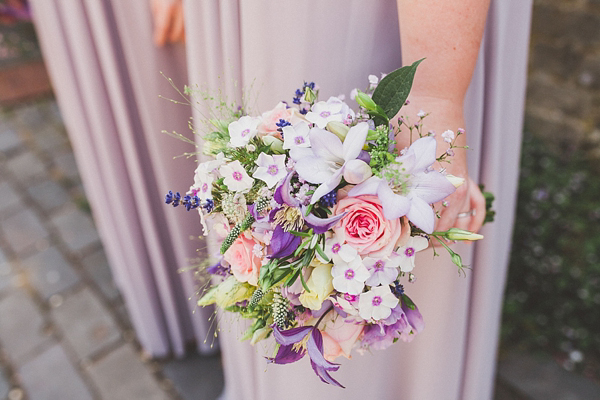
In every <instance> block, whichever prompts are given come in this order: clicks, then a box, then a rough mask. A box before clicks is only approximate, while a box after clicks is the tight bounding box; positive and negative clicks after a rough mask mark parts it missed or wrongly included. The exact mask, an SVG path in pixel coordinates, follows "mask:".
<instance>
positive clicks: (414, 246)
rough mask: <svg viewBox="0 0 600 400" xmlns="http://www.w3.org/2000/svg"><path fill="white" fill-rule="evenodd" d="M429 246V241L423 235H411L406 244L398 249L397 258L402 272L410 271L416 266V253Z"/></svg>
mask: <svg viewBox="0 0 600 400" xmlns="http://www.w3.org/2000/svg"><path fill="white" fill-rule="evenodd" d="M428 246H429V241H428V240H427V239H426V238H424V237H422V236H411V237H410V239H408V242H406V245H404V246H403V247H401V248H399V249H398V250H397V254H398V257H397V258H396V259H397V260H398V261H399V262H398V266H399V267H400V269H401V270H402V272H410V271H412V270H413V268H414V267H415V255H416V254H417V253H418V252H419V251H422V250H425V249H426V248H427V247H428Z"/></svg>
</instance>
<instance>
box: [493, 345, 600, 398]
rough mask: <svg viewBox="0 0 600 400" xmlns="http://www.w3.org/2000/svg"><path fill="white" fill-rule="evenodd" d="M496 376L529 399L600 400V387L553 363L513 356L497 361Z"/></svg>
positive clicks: (523, 356) (528, 357) (531, 357)
mask: <svg viewBox="0 0 600 400" xmlns="http://www.w3.org/2000/svg"><path fill="white" fill-rule="evenodd" d="M498 375H499V376H500V378H501V379H502V380H503V381H504V382H506V383H507V384H508V385H510V386H511V387H513V388H515V389H516V390H517V391H518V392H520V393H523V395H525V396H526V398H528V399H531V400H598V399H600V385H597V384H595V383H593V382H592V381H590V380H588V379H586V378H584V377H583V376H581V375H578V374H575V373H572V372H567V371H565V370H564V369H562V368H561V367H560V366H559V365H558V364H556V363H555V362H554V361H552V360H545V359H538V358H535V357H533V356H530V355H526V354H517V353H512V354H509V355H508V356H506V357H504V358H503V359H502V360H500V363H499V367H498Z"/></svg>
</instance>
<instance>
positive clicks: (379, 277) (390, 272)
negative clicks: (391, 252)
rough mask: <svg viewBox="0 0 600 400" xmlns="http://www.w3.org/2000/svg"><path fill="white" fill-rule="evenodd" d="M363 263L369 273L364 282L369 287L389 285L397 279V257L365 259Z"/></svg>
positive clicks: (398, 260) (398, 261)
mask: <svg viewBox="0 0 600 400" xmlns="http://www.w3.org/2000/svg"><path fill="white" fill-rule="evenodd" d="M363 263H364V264H365V267H367V269H368V270H369V272H370V273H371V276H370V277H369V279H367V281H366V282H365V283H366V284H367V285H369V286H379V285H389V284H390V283H392V282H394V281H395V280H396V278H397V277H398V265H399V264H400V259H399V257H392V258H388V257H383V258H372V257H365V258H364V259H363Z"/></svg>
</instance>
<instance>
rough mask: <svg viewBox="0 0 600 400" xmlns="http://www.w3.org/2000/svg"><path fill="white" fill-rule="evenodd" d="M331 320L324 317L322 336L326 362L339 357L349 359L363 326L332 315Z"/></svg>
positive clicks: (348, 319)
mask: <svg viewBox="0 0 600 400" xmlns="http://www.w3.org/2000/svg"><path fill="white" fill-rule="evenodd" d="M332 316H333V318H331V319H329V318H328V317H325V319H324V320H323V322H324V323H325V329H323V330H321V333H322V334H323V350H324V351H323V352H324V356H325V359H326V360H327V361H334V360H335V359H336V358H338V357H339V356H344V357H346V358H350V352H351V351H352V347H353V346H354V343H356V340H357V339H358V337H359V336H360V335H361V334H362V332H363V328H364V324H363V323H362V321H356V320H354V319H351V318H342V317H341V316H340V315H339V314H337V313H332Z"/></svg>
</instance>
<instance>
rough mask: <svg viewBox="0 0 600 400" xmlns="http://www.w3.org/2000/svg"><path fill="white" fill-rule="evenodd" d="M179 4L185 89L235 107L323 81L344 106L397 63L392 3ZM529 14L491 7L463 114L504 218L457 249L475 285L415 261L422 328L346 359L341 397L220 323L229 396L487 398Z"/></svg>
mask: <svg viewBox="0 0 600 400" xmlns="http://www.w3.org/2000/svg"><path fill="white" fill-rule="evenodd" d="M184 4H185V16H186V32H187V51H188V53H187V57H188V71H189V81H190V83H191V84H197V85H199V86H201V87H203V88H205V89H208V90H217V88H220V89H221V90H222V91H223V93H225V94H226V95H228V96H229V98H230V99H238V100H240V99H241V88H244V87H249V86H252V87H253V93H254V94H255V96H254V97H253V96H250V98H252V99H253V101H251V102H250V106H251V109H253V110H255V111H258V110H260V111H266V110H269V109H271V108H273V107H274V106H275V105H276V103H277V102H279V101H281V100H287V101H290V100H291V97H292V95H293V92H294V90H295V89H296V88H297V87H300V86H301V85H302V83H303V82H304V81H305V80H307V81H315V82H317V83H318V84H319V85H320V87H321V92H320V96H321V99H324V100H326V99H327V98H328V97H329V96H331V95H339V94H346V96H347V99H348V100H349V97H348V94H349V91H350V90H351V89H352V88H355V87H358V88H364V87H366V86H367V84H368V82H367V80H366V77H367V75H368V74H377V75H378V74H379V73H381V72H389V71H392V70H393V69H395V68H398V67H400V66H401V65H402V60H401V57H400V41H399V33H398V32H399V31H398V19H397V9H396V3H395V1H391V0H379V1H364V0H356V1H344V2H336V1H317V0H312V1H301V2H300V1H294V2H292V1H280V2H276V3H275V2H273V1H268V0H254V1H219V2H210V1H208V2H207V1H196V0H187V1H185V3H184ZM531 7H532V2H531V1H528V0H496V1H494V0H492V4H491V7H490V12H489V16H488V21H487V26H486V31H485V37H484V41H483V44H482V48H481V51H480V55H479V59H478V62H477V66H476V70H475V74H474V76H473V80H472V83H471V86H470V88H469V92H468V96H467V99H466V103H465V110H466V118H467V126H466V129H467V137H468V142H469V146H470V147H471V148H472V149H474V150H472V151H469V171H470V174H471V176H472V177H473V178H474V180H475V181H479V182H482V183H485V185H486V189H487V190H490V191H492V192H494V193H495V194H496V196H497V197H496V198H497V200H496V203H495V209H496V211H497V217H496V221H495V222H494V223H493V224H491V225H489V226H486V227H485V228H484V229H483V231H482V233H483V234H484V235H485V236H486V238H485V240H484V241H483V242H482V243H480V244H477V245H474V246H468V245H464V246H462V247H459V248H458V251H459V252H460V254H461V255H462V256H463V260H464V261H465V263H466V264H469V265H471V266H472V270H471V271H468V272H467V276H466V277H459V276H458V274H457V270H456V267H454V266H453V264H452V263H451V262H450V260H449V257H447V256H442V257H439V258H436V259H435V260H434V259H433V256H432V253H431V252H429V251H428V252H423V253H425V254H420V256H419V257H418V260H417V267H416V269H415V273H416V275H417V282H416V283H414V284H412V285H408V286H407V287H406V291H407V293H408V294H409V295H410V296H411V297H412V298H413V299H414V300H415V302H416V303H417V304H418V306H419V308H420V311H421V312H422V314H423V315H424V318H425V321H426V328H425V330H424V332H423V333H421V334H419V335H418V336H417V337H416V338H415V339H414V340H413V342H412V343H398V344H396V345H394V346H392V347H390V348H388V349H387V350H385V351H373V353H372V354H366V355H364V356H360V355H355V356H354V357H353V359H352V360H342V362H341V364H342V366H341V368H340V370H339V371H337V372H333V373H332V376H334V377H335V379H337V380H339V381H340V382H341V383H342V384H345V385H346V386H347V389H345V390H342V389H339V388H336V387H332V386H329V385H325V384H322V383H321V382H320V381H319V379H318V378H317V376H316V375H314V373H313V371H312V369H311V367H310V365H309V363H308V360H307V359H304V360H301V361H300V362H297V363H295V364H291V365H285V366H279V365H269V366H266V363H265V360H264V358H263V355H264V349H262V348H261V347H260V346H257V348H252V347H251V346H250V345H249V344H248V343H240V342H239V341H238V338H239V337H240V334H241V331H242V327H240V324H238V323H237V321H235V320H234V318H233V317H232V316H229V315H223V317H222V321H221V330H220V332H219V334H220V343H221V350H222V355H223V363H224V370H225V381H226V387H225V392H224V393H223V395H222V398H223V399H226V400H259V399H261V400H262V399H290V400H294V399H307V398H313V399H328V400H335V399H340V400H341V399H365V398H373V399H378V400H379V399H415V400H440V399H442V400H443V399H462V400H482V399H490V398H491V397H492V391H493V378H494V369H495V363H496V348H497V340H498V330H499V323H500V311H501V303H502V293H503V289H504V282H505V274H506V266H507V262H508V252H509V247H510V238H511V233H512V224H513V215H514V208H515V197H516V189H517V177H518V163H519V152H520V142H521V130H522V117H523V108H524V95H525V80H526V66H527V53H528V41H529V25H530V17H531ZM426 17H427V16H423V18H426ZM410 61H413V60H410ZM425 62H426V61H425ZM417 73H418V72H417ZM204 111H206V110H204ZM196 117H197V118H200V117H201V116H200V113H198V114H197V115H196ZM241 325H243V324H241ZM267 350H269V348H268V346H267ZM271 350H272V348H271ZM305 358H306V357H305Z"/></svg>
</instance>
